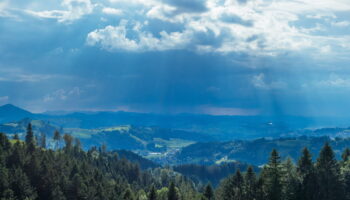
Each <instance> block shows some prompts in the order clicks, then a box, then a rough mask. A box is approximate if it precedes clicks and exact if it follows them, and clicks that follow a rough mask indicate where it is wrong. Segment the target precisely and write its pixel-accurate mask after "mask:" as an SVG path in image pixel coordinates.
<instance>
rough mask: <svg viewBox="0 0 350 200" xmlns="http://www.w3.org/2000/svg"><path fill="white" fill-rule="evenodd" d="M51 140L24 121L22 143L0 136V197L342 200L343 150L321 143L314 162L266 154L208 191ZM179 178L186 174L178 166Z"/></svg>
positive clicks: (345, 186) (349, 173) (348, 179)
mask: <svg viewBox="0 0 350 200" xmlns="http://www.w3.org/2000/svg"><path fill="white" fill-rule="evenodd" d="M53 139H54V141H56V145H55V148H54V149H47V148H46V136H45V134H42V135H41V136H40V137H35V136H34V133H33V131H32V128H31V125H30V124H29V125H28V128H27V133H26V137H25V141H21V140H19V139H18V137H17V136H15V137H14V138H11V139H9V138H7V136H6V135H5V134H3V133H0V199H4V200H5V199H6V200H10V199H18V200H22V199H28V200H29V199H40V200H48V199H54V200H64V199H67V200H70V199H72V200H74V199H88V200H90V199H91V200H95V199H96V200H99V199H101V200H102V199H103V200H105V199H116V200H197V199H198V200H214V199H216V200H333V199H334V200H343V199H344V200H348V199H350V159H349V158H350V150H349V149H346V150H345V151H344V153H343V156H342V160H340V161H337V160H336V158H335V156H334V152H333V150H332V148H331V146H330V145H329V144H328V143H326V144H325V145H324V147H323V148H322V150H321V152H320V154H319V156H318V158H317V159H315V161H314V160H313V159H312V157H311V154H310V153H309V151H308V149H306V148H305V149H304V150H303V151H302V154H301V157H300V159H299V160H298V161H296V164H294V162H293V161H292V160H291V159H287V160H285V161H281V158H280V156H279V153H278V152H277V151H276V150H273V151H272V152H271V155H270V159H269V162H268V163H267V164H266V165H264V167H263V168H262V169H261V170H260V171H259V173H256V172H255V171H256V170H254V168H253V167H248V168H247V170H246V172H241V171H240V170H239V168H237V170H236V171H232V172H231V173H232V175H230V176H229V177H226V178H224V179H223V180H221V182H220V183H219V185H218V186H217V187H216V188H215V189H213V188H212V186H211V184H210V183H208V184H207V183H195V182H193V181H192V180H191V179H189V178H186V176H183V175H181V174H180V173H177V172H175V171H173V170H172V169H171V168H170V167H166V168H154V169H147V170H146V169H145V170H141V169H140V167H139V165H138V164H135V163H132V162H130V161H128V160H126V159H121V158H120V156H119V155H118V154H117V153H116V152H108V151H107V150H106V147H105V146H102V147H99V148H96V147H94V148H91V149H90V150H88V151H83V150H82V149H81V144H80V142H79V140H75V139H74V138H73V137H72V136H70V135H68V134H64V135H63V136H61V134H60V133H59V132H57V131H56V132H55V134H54V138H53ZM62 141H63V143H64V144H62ZM203 169H206V168H203ZM188 170H190V169H188ZM191 170H193V168H192V169H191ZM225 170H227V168H225ZM204 171H205V170H204ZM182 173H183V174H190V173H189V172H186V168H182ZM203 173H206V172H203ZM218 173H220V171H219V172H218ZM197 174H199V175H200V174H201V173H200V172H197ZM204 184H205V185H204Z"/></svg>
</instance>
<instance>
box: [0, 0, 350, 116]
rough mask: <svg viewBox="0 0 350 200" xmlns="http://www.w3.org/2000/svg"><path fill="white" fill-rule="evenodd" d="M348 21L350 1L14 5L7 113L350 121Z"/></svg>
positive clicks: (1, 37) (4, 36)
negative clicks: (14, 109) (332, 117)
mask: <svg viewBox="0 0 350 200" xmlns="http://www.w3.org/2000/svg"><path fill="white" fill-rule="evenodd" d="M349 11H350V3H349V1H348V0H319V1H310V0H280V1H266V0H247V1H244V0H193V1H186V0H99V1H97V0H54V1H52V2H50V4H48V3H47V1H44V0H37V1H25V0H11V1H10V0H5V1H2V2H1V3H0V30H2V31H1V32H0V44H1V45H0V60H1V61H2V62H1V63H0V103H8V102H11V103H15V104H18V105H20V106H24V107H26V108H30V109H34V110H36V111H42V110H47V109H49V110H55V109H94V110H98V109H107V110H108V109H112V110H114V109H117V108H123V109H127V110H130V111H139V112H169V113H179V112H192V113H206V114H225V115H230V114H231V115H237V114H239V115H255V114H276V115H282V114H293V115H327V114H329V113H332V114H334V113H337V114H339V115H347V113H345V111H344V109H343V107H344V106H350V103H349V102H347V101H345V100H346V99H348V98H350V93H349V79H348V77H349V75H350V70H349V63H350V36H349V34H348V33H349V32H350V21H349V19H350V14H349V13H350V12H349ZM319 107H322V108H324V109H323V110H322V112H321V111H320V110H319V109H318V108H319Z"/></svg>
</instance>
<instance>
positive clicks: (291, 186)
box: [283, 158, 299, 200]
mask: <svg viewBox="0 0 350 200" xmlns="http://www.w3.org/2000/svg"><path fill="white" fill-rule="evenodd" d="M298 190H299V180H298V177H297V172H296V169H295V166H294V164H293V161H292V159H291V158H288V159H287V160H286V161H285V162H284V163H283V199H284V200H299V199H298V192H299V191H298Z"/></svg>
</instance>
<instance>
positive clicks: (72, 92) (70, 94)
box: [43, 87, 82, 102]
mask: <svg viewBox="0 0 350 200" xmlns="http://www.w3.org/2000/svg"><path fill="white" fill-rule="evenodd" d="M81 92H82V91H81V90H80V88H79V87H74V88H72V89H69V90H65V89H59V90H56V91H54V92H53V93H51V94H47V95H46V96H44V98H43V101H44V102H54V101H66V100H68V99H69V98H76V97H79V96H80V94H81Z"/></svg>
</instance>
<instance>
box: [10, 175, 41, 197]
mask: <svg viewBox="0 0 350 200" xmlns="http://www.w3.org/2000/svg"><path fill="white" fill-rule="evenodd" d="M11 179H12V181H11V189H12V190H13V192H14V196H16V197H17V198H18V199H36V198H37V193H36V192H35V190H34V188H33V187H32V186H31V185H30V182H29V179H28V177H27V175H26V174H25V173H24V172H23V170H22V169H21V168H15V169H14V170H13V173H12V175H11Z"/></svg>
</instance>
